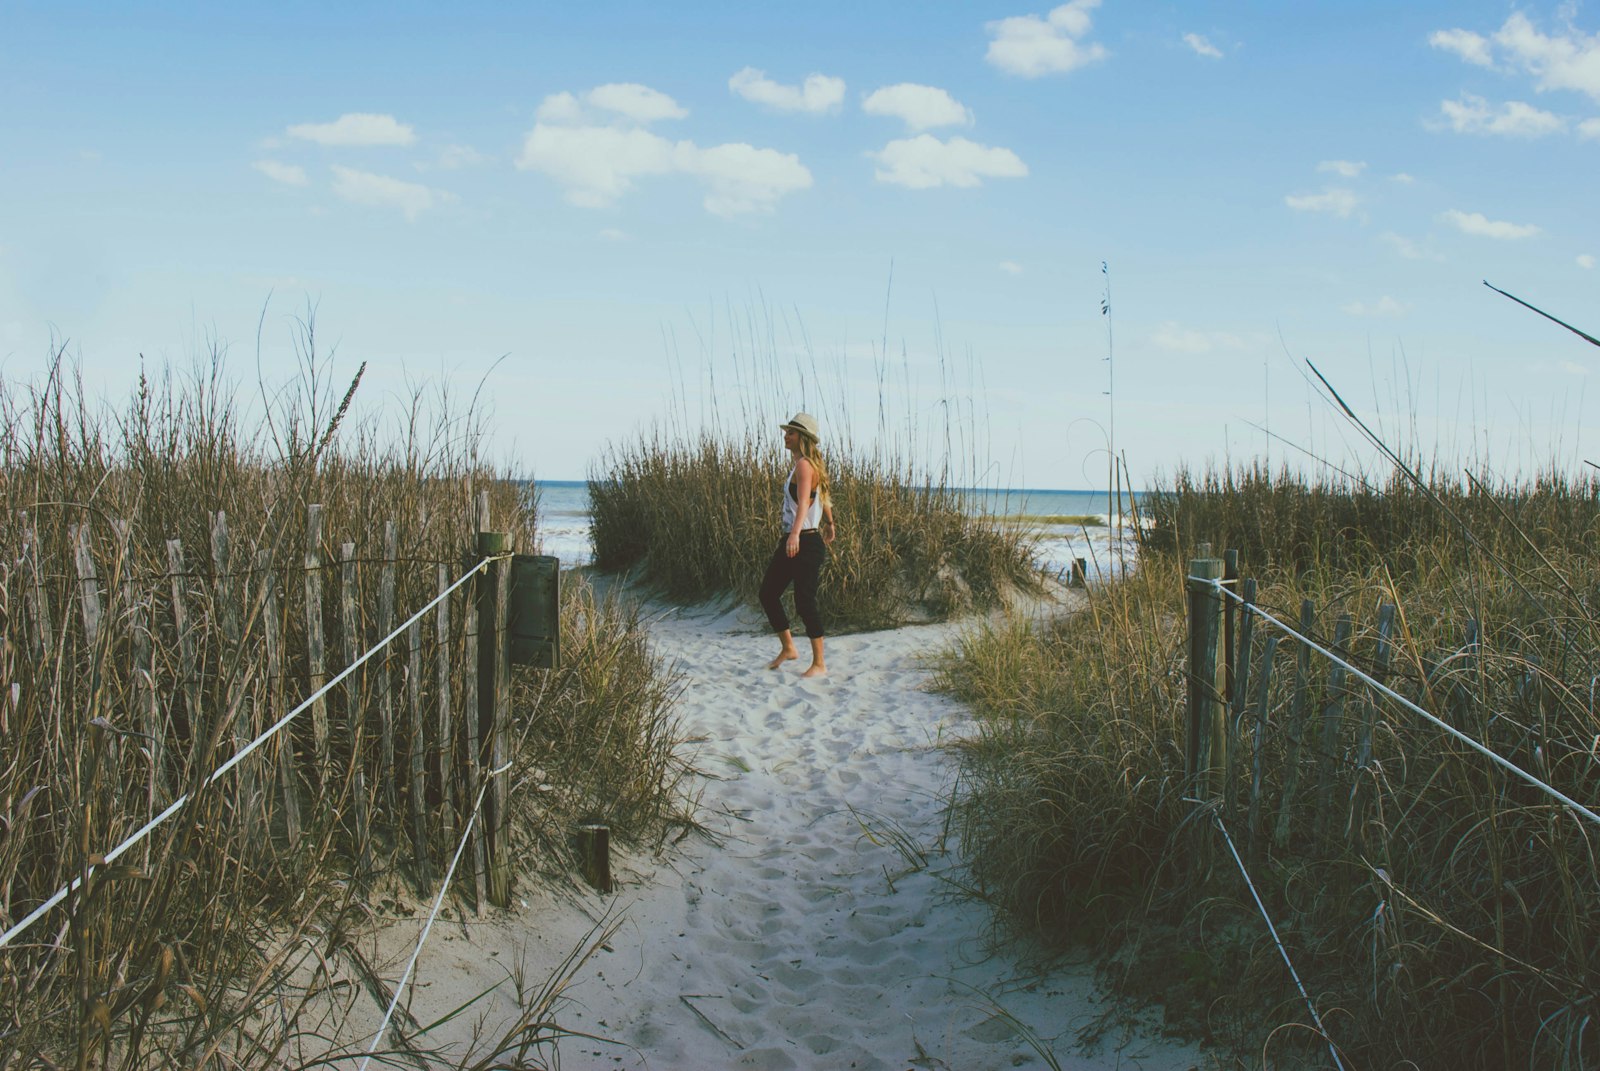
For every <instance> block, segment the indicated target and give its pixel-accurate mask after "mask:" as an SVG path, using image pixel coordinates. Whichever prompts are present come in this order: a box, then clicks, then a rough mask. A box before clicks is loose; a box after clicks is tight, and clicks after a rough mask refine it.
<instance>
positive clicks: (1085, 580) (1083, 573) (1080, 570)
mask: <svg viewBox="0 0 1600 1071" xmlns="http://www.w3.org/2000/svg"><path fill="white" fill-rule="evenodd" d="M1067 586H1068V587H1074V588H1085V587H1088V586H1089V561H1088V559H1087V558H1074V559H1072V579H1071V580H1069V581H1067Z"/></svg>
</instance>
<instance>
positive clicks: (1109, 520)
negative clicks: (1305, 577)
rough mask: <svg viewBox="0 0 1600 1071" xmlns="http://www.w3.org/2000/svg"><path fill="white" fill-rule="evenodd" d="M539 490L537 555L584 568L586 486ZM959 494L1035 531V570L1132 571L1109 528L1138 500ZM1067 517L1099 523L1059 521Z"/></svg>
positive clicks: (587, 554)
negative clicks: (1117, 506) (1080, 564)
mask: <svg viewBox="0 0 1600 1071" xmlns="http://www.w3.org/2000/svg"><path fill="white" fill-rule="evenodd" d="M538 488H539V532H540V542H541V544H542V546H541V548H540V549H541V551H542V552H543V553H545V554H553V555H555V556H556V557H558V558H560V559H561V564H562V565H563V566H571V565H588V564H589V562H590V561H591V560H592V557H593V553H594V550H593V548H592V547H591V546H590V543H589V485H588V484H587V483H585V482H584V481H582V480H542V481H540V482H539V484H538ZM961 493H962V495H963V497H964V498H965V499H966V502H967V508H968V509H969V510H970V511H972V512H974V513H979V512H984V513H991V514H995V515H997V516H1002V517H1015V518H1019V521H1018V523H1024V524H1028V525H1029V526H1031V527H1032V528H1033V529H1034V530H1035V531H1037V533H1038V536H1039V539H1038V543H1037V545H1036V547H1035V557H1036V559H1037V561H1038V564H1039V566H1040V568H1043V569H1047V570H1049V571H1050V572H1052V573H1062V574H1065V573H1067V572H1069V571H1070V570H1071V568H1072V562H1073V561H1074V560H1076V559H1080V558H1081V559H1083V561H1084V563H1085V569H1086V571H1087V573H1088V576H1089V578H1090V579H1091V580H1092V579H1096V578H1100V577H1104V576H1108V575H1110V574H1112V573H1113V572H1115V571H1117V570H1120V569H1126V568H1131V567H1132V563H1133V561H1134V558H1135V549H1134V546H1133V542H1132V531H1131V529H1128V530H1127V532H1126V535H1124V529H1123V528H1122V526H1121V525H1120V524H1119V523H1114V522H1115V521H1117V520H1118V518H1120V517H1122V516H1125V515H1127V514H1128V513H1129V507H1130V505H1132V504H1133V503H1135V502H1137V501H1138V500H1139V499H1140V498H1141V497H1142V496H1141V495H1140V494H1133V495H1131V496H1130V495H1129V494H1127V493H1124V495H1123V500H1122V503H1121V506H1122V509H1121V510H1118V511H1113V510H1112V509H1111V507H1112V505H1113V503H1112V501H1111V498H1112V496H1111V495H1110V494H1108V493H1107V492H1105V491H1071V490H1048V489H1039V488H1026V489H1024V488H1009V489H987V488H985V489H971V490H964V491H962V492H961ZM1067 517H1071V518H1088V519H1092V520H1093V521H1094V522H1098V523H1089V522H1088V521H1084V522H1081V523H1080V522H1078V521H1073V522H1070V523H1066V522H1063V521H1062V520H1061V518H1067Z"/></svg>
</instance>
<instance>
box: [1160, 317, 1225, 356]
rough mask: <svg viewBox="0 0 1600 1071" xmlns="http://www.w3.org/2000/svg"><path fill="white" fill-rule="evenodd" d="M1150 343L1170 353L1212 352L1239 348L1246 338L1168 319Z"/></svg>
mask: <svg viewBox="0 0 1600 1071" xmlns="http://www.w3.org/2000/svg"><path fill="white" fill-rule="evenodd" d="M1150 344H1151V345H1152V346H1154V347H1155V348H1156V349H1158V350H1166V351H1168V352H1170V353H1210V352H1211V351H1213V350H1238V349H1243V348H1244V340H1243V339H1242V338H1240V337H1239V336H1238V335H1234V334H1229V333H1228V332H1226V331H1197V330H1195V329H1194V328H1190V327H1181V326H1179V325H1178V324H1176V323H1173V322H1171V321H1168V322H1166V323H1163V324H1162V325H1161V326H1159V327H1158V328H1156V330H1155V333H1154V334H1152V335H1151V336H1150Z"/></svg>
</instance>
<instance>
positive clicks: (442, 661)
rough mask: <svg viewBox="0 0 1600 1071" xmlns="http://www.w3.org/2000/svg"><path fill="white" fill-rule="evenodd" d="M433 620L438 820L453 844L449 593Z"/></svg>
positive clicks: (443, 579) (446, 579)
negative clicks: (436, 715)
mask: <svg viewBox="0 0 1600 1071" xmlns="http://www.w3.org/2000/svg"><path fill="white" fill-rule="evenodd" d="M438 572H439V593H440V594H441V595H443V594H444V593H445V591H446V590H448V589H449V587H450V569H449V567H447V566H446V565H445V564H444V563H443V562H441V563H440V564H439V568H438ZM468 616H471V615H468ZM433 621H434V639H435V642H436V643H437V645H438V662H439V664H438V677H439V681H438V685H437V691H438V703H439V724H438V730H437V732H436V733H435V734H434V751H435V759H436V765H437V768H438V781H437V784H438V785H439V824H440V826H441V829H442V834H443V841H442V842H443V843H444V844H446V845H450V844H454V843H455V841H456V822H455V816H456V808H455V799H454V789H455V783H454V774H455V749H454V748H453V747H452V741H453V739H454V733H453V732H452V731H451V726H452V723H453V720H454V719H453V717H452V714H453V712H452V708H451V706H450V596H446V597H445V598H444V599H443V600H441V601H440V603H439V606H438V608H437V609H435V610H434V612H433ZM469 664H470V663H469Z"/></svg>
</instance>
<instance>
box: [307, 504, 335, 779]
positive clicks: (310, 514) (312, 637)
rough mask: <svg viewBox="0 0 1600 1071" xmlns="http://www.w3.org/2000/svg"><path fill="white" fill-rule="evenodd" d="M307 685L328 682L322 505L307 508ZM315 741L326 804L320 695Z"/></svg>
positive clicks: (314, 707)
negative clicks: (323, 607)
mask: <svg viewBox="0 0 1600 1071" xmlns="http://www.w3.org/2000/svg"><path fill="white" fill-rule="evenodd" d="M305 568H306V573H305V590H306V685H307V687H309V688H310V689H311V692H312V693H313V694H315V693H316V692H317V690H318V689H320V688H321V687H322V686H323V685H324V684H326V683H327V682H328V673H327V647H326V643H325V641H324V639H323V634H322V506H321V505H319V504H317V503H312V504H311V505H309V506H307V507H306V552H305ZM311 740H312V744H313V746H314V747H315V748H316V767H317V787H318V788H320V789H321V790H322V791H321V792H320V793H319V798H320V799H321V800H322V801H323V803H324V804H326V803H327V802H328V801H329V800H330V798H331V797H332V795H333V793H331V792H330V791H329V787H330V785H331V784H332V781H333V764H332V759H331V758H330V756H329V753H328V701H327V699H326V698H324V697H321V696H318V697H317V699H316V700H314V701H313V702H312V704H311Z"/></svg>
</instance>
